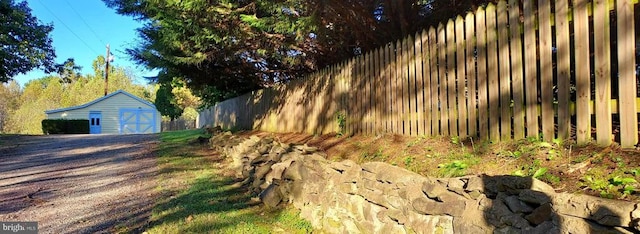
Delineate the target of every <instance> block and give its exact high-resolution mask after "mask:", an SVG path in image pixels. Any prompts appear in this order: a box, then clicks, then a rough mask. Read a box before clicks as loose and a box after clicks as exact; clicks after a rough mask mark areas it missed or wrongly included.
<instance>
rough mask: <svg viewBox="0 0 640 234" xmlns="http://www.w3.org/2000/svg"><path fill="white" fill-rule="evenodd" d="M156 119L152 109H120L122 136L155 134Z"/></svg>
mask: <svg viewBox="0 0 640 234" xmlns="http://www.w3.org/2000/svg"><path fill="white" fill-rule="evenodd" d="M156 118H157V116H156V112H155V111H154V110H151V109H120V134H137V133H153V132H155V129H156Z"/></svg>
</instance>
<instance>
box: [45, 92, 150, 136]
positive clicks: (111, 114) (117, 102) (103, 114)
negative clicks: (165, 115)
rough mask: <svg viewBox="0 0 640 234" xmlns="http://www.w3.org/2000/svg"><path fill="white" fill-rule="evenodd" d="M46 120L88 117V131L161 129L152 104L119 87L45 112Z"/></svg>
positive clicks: (140, 131) (112, 132)
mask: <svg viewBox="0 0 640 234" xmlns="http://www.w3.org/2000/svg"><path fill="white" fill-rule="evenodd" d="M45 113H46V114H47V119H88V120H89V131H90V133H91V134H100V133H110V134H140V133H157V132H160V127H161V123H160V121H161V116H160V112H158V110H157V109H156V107H155V105H153V103H150V102H148V101H145V100H143V99H142V98H139V97H136V96H135V95H133V94H130V93H127V92H125V91H123V90H118V91H116V92H113V93H111V94H109V95H106V96H104V97H101V98H98V99H96V100H93V101H91V102H89V103H86V104H83V105H79V106H72V107H68V108H62V109H55V110H48V111H45Z"/></svg>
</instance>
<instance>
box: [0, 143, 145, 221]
mask: <svg viewBox="0 0 640 234" xmlns="http://www.w3.org/2000/svg"><path fill="white" fill-rule="evenodd" d="M156 138H157V136H156V135H50V136H1V137H0V220H2V221H38V222H39V229H40V233H96V232H98V233H105V232H108V233H113V232H128V231H135V230H138V229H139V228H142V227H144V226H145V225H146V224H147V222H148V217H149V215H150V212H151V209H152V208H153V205H154V202H155V199H154V198H155V197H156V196H157V194H156V190H155V189H154V188H155V184H156V180H155V178H156V177H155V175H156V174H157V168H156V167H157V163H156V159H155V157H154V156H153V150H154V149H155V147H156V143H157V141H156Z"/></svg>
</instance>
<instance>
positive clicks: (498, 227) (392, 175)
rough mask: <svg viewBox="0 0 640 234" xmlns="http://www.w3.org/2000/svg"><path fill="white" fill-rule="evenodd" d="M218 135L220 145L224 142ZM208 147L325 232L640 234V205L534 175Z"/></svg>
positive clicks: (230, 145)
mask: <svg viewBox="0 0 640 234" xmlns="http://www.w3.org/2000/svg"><path fill="white" fill-rule="evenodd" d="M217 138H219V139H217ZM211 142H212V143H214V144H216V147H215V148H217V149H218V150H219V151H220V152H223V153H225V154H226V155H227V156H228V157H229V160H230V161H231V163H230V166H231V168H232V169H234V170H235V171H236V175H237V176H238V177H240V178H242V179H244V181H243V183H244V184H245V185H247V186H249V187H250V189H251V190H252V191H253V192H254V193H255V194H256V195H258V196H259V197H260V199H261V201H262V202H263V203H264V204H265V205H267V206H270V207H277V206H279V205H281V204H288V203H291V204H293V205H294V206H295V207H296V208H298V209H300V211H301V216H302V217H303V218H305V219H307V220H309V221H310V222H311V223H312V224H313V225H314V227H316V228H319V229H322V230H324V231H325V232H328V233H412V232H415V233H634V232H638V231H639V230H640V229H639V226H638V220H640V208H639V207H638V204H635V203H632V202H627V201H617V200H608V199H602V198H597V197H592V196H587V195H575V194H567V193H556V192H555V191H554V190H553V188H552V187H551V186H549V185H547V184H545V183H543V182H541V181H539V180H536V179H534V178H526V177H517V176H488V175H478V176H466V177H459V178H428V177H423V176H420V175H418V174H415V173H413V172H411V171H408V170H405V169H402V168H399V167H395V166H392V165H389V164H386V163H381V162H370V163H364V164H362V165H358V164H357V163H355V162H353V161H350V160H345V161H342V162H331V161H328V160H326V159H325V158H326V155H325V154H324V153H322V152H320V151H318V149H317V148H315V147H309V146H307V145H290V144H285V143H279V142H277V141H274V140H273V139H271V138H259V137H255V136H252V137H251V138H249V139H242V140H234V138H233V136H232V135H230V134H221V135H218V136H214V137H213V138H212V139H211Z"/></svg>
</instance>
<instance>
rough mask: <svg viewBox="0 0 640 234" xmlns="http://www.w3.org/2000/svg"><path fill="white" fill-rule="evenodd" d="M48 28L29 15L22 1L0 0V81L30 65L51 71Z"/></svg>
mask: <svg viewBox="0 0 640 234" xmlns="http://www.w3.org/2000/svg"><path fill="white" fill-rule="evenodd" d="M52 30H53V26H52V25H47V24H42V23H41V22H40V21H39V20H38V19H37V18H36V17H34V16H32V15H31V9H30V8H29V6H28V5H27V2H26V1H24V2H19V3H17V4H16V3H15V2H14V1H13V0H0V47H2V50H0V82H7V81H8V80H10V79H11V78H12V77H13V76H15V75H18V74H21V73H26V72H28V71H31V70H32V69H34V68H44V69H45V70H46V71H47V72H51V71H53V69H54V62H53V61H54V59H55V57H56V55H55V51H54V49H53V47H52V46H51V38H50V37H49V33H50V32H51V31H52Z"/></svg>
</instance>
